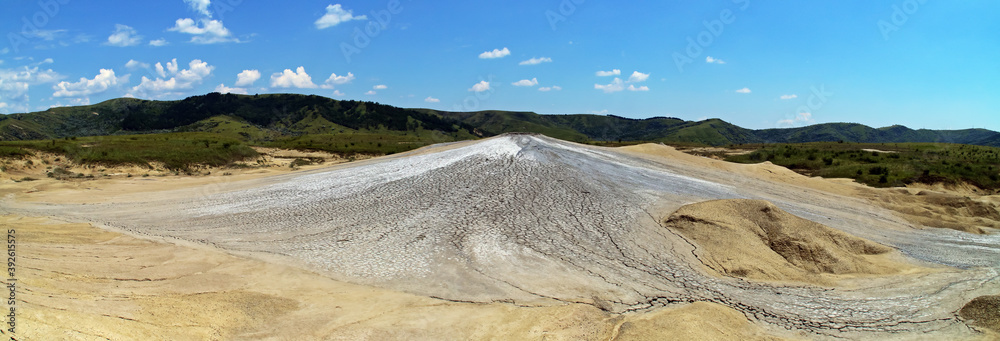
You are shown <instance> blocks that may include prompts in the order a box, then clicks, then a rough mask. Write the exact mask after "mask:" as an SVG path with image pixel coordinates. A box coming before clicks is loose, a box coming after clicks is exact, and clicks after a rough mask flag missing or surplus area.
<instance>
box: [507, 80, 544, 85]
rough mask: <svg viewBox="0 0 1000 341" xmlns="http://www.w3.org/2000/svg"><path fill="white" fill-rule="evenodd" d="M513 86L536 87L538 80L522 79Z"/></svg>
mask: <svg viewBox="0 0 1000 341" xmlns="http://www.w3.org/2000/svg"><path fill="white" fill-rule="evenodd" d="M511 85H513V86H535V85H538V78H532V79H522V80H519V81H517V82H514V83H511Z"/></svg>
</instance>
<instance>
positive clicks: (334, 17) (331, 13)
mask: <svg viewBox="0 0 1000 341" xmlns="http://www.w3.org/2000/svg"><path fill="white" fill-rule="evenodd" d="M367 19H368V17H367V16H364V15H360V16H354V13H352V11H351V10H345V9H344V8H343V7H342V6H340V4H336V5H329V6H326V14H325V15H323V17H321V18H319V20H316V22H315V24H316V28H318V29H321V30H322V29H324V28H328V27H333V26H337V25H339V24H340V23H343V22H348V21H351V20H367Z"/></svg>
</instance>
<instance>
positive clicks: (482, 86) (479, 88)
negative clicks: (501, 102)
mask: <svg viewBox="0 0 1000 341" xmlns="http://www.w3.org/2000/svg"><path fill="white" fill-rule="evenodd" d="M489 90H490V82H487V81H480V82H479V83H476V84H474V85H472V87H471V88H469V91H474V92H483V91H489Z"/></svg>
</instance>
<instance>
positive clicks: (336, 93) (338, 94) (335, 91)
mask: <svg viewBox="0 0 1000 341" xmlns="http://www.w3.org/2000/svg"><path fill="white" fill-rule="evenodd" d="M333 96H335V97H344V93H343V92H341V91H340V90H333Z"/></svg>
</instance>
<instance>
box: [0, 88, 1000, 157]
mask: <svg viewBox="0 0 1000 341" xmlns="http://www.w3.org/2000/svg"><path fill="white" fill-rule="evenodd" d="M418 130H424V131H437V132H440V133H442V134H446V135H452V136H475V137H487V136H492V135H497V134H502V133H507V132H533V133H540V134H545V135H547V136H551V137H555V138H559V139H563V140H568V141H575V142H589V141H655V142H664V143H699V144H705V145H711V146H723V145H728V144H738V143H804V142H836V141H841V140H843V141H851V142H859V143H903V142H928V143H960V144H972V145H982V146H995V147H1000V133H998V132H994V131H990V130H985V129H966V130H952V131H946V130H925V129H921V130H913V129H909V128H906V127H903V126H891V127H885V128H872V127H868V126H864V125H861V124H853V123H828V124H818V125H813V126H808V127H800V128H788V129H764V130H750V129H745V128H741V127H738V126H735V125H733V124H731V123H728V122H725V121H722V120H719V119H707V120H703V121H697V122H692V121H685V120H682V119H679V118H673V117H653V118H648V119H630V118H626V117H620V116H614V115H540V114H537V113H533V112H511V111H497V110H491V111H479V112H446V111H437V110H430V109H405V108H398V107H393V106H389V105H384V104H380V103H375V102H365V101H338V100H334V99H330V98H326V97H321V96H315V95H295V94H265V95H252V96H249V95H235V94H224V95H223V94H219V93H210V94H206V95H202V96H194V97H189V98H186V99H184V100H179V101H147V100H140V99H134V98H120V99H113V100H108V101H105V102H102V103H98V104H94V105H87V106H78V107H60V108H51V109H48V110H46V111H41V112H34V113H27V114H12V115H0V140H45V139H53V138H55V139H61V138H65V137H74V136H75V137H82V136H101V135H128V134H139V133H166V132H212V133H218V134H222V135H225V136H228V137H232V138H237V139H240V140H242V141H245V142H249V143H261V142H271V141H277V140H281V139H288V138H291V137H300V136H302V135H328V134H342V133H349V132H357V133H372V132H376V133H380V132H382V131H393V132H417V131H418Z"/></svg>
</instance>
